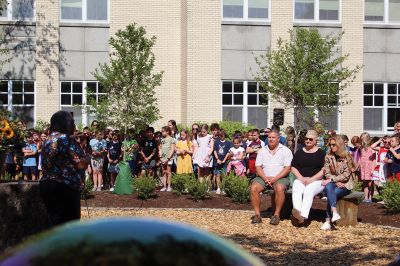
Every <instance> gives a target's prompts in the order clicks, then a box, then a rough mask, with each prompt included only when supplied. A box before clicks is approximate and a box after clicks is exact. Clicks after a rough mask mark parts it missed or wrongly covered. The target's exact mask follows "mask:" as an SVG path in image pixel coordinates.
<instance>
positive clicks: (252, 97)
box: [247, 94, 257, 105]
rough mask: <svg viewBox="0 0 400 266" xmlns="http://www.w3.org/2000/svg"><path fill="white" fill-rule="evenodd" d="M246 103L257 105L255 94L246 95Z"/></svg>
mask: <svg viewBox="0 0 400 266" xmlns="http://www.w3.org/2000/svg"><path fill="white" fill-rule="evenodd" d="M247 104H248V105H257V94H248V95H247Z"/></svg>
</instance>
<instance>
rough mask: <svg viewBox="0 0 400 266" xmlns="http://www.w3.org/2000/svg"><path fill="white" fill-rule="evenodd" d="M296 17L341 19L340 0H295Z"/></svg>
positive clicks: (305, 18)
mask: <svg viewBox="0 0 400 266" xmlns="http://www.w3.org/2000/svg"><path fill="white" fill-rule="evenodd" d="M294 19H295V20H299V21H303V20H305V21H315V22H324V21H330V22H337V21H340V1H339V0H294Z"/></svg>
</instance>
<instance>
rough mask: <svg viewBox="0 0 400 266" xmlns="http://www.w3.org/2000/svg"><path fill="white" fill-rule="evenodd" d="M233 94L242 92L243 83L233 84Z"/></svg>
mask: <svg viewBox="0 0 400 266" xmlns="http://www.w3.org/2000/svg"><path fill="white" fill-rule="evenodd" d="M233 91H234V92H243V82H235V84H234V90H233Z"/></svg>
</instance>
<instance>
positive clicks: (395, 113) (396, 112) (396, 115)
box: [387, 108, 400, 127]
mask: <svg viewBox="0 0 400 266" xmlns="http://www.w3.org/2000/svg"><path fill="white" fill-rule="evenodd" d="M399 120H400V108H388V113H387V126H388V127H393V126H394V124H395V123H396V122H397V121H399Z"/></svg>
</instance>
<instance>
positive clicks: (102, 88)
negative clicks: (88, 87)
mask: <svg viewBox="0 0 400 266" xmlns="http://www.w3.org/2000/svg"><path fill="white" fill-rule="evenodd" d="M97 90H98V92H99V93H105V92H106V90H105V89H104V87H103V85H101V84H100V83H99V85H98V88H97Z"/></svg>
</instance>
